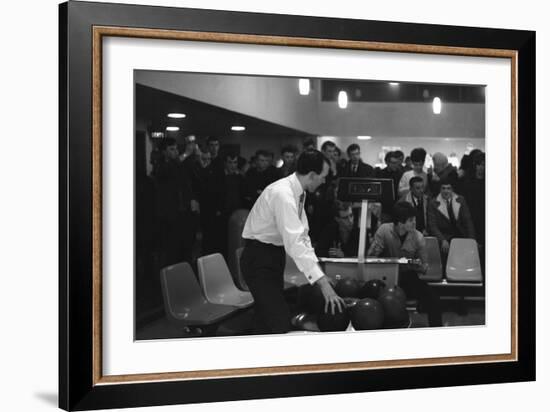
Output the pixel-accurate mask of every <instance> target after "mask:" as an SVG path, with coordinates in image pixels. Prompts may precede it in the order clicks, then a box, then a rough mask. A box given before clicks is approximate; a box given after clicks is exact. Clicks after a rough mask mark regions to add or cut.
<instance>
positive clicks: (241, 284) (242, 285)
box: [235, 247, 250, 291]
mask: <svg viewBox="0 0 550 412" xmlns="http://www.w3.org/2000/svg"><path fill="white" fill-rule="evenodd" d="M243 250H244V247H240V248H238V249H236V250H235V265H236V272H237V273H236V274H235V283H236V285H237V287H238V288H239V289H241V290H246V291H248V290H250V289H248V285H247V284H246V281H245V280H244V277H243V273H242V272H241V255H242V254H243Z"/></svg>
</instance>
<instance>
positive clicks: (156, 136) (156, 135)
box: [151, 132, 164, 139]
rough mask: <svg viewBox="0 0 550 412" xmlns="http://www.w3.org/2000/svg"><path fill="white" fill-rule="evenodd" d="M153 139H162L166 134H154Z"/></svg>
mask: <svg viewBox="0 0 550 412" xmlns="http://www.w3.org/2000/svg"><path fill="white" fill-rule="evenodd" d="M151 137H152V138H153V139H162V138H163V137H164V133H163V132H152V133H151Z"/></svg>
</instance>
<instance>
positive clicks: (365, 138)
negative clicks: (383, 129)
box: [357, 136, 372, 140]
mask: <svg viewBox="0 0 550 412" xmlns="http://www.w3.org/2000/svg"><path fill="white" fill-rule="evenodd" d="M357 138H358V139H359V140H370V139H372V136H357Z"/></svg>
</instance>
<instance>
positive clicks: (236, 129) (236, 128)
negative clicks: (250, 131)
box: [231, 126, 246, 132]
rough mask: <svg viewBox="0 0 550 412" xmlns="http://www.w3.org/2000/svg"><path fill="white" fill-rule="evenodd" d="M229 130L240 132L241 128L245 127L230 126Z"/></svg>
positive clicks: (244, 128)
mask: <svg viewBox="0 0 550 412" xmlns="http://www.w3.org/2000/svg"><path fill="white" fill-rule="evenodd" d="M231 130H233V131H234V132H242V131H243V130H246V127H244V126H231Z"/></svg>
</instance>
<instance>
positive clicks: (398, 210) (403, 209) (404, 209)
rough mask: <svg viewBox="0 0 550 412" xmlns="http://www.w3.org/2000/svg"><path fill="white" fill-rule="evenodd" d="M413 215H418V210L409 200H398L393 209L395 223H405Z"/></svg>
mask: <svg viewBox="0 0 550 412" xmlns="http://www.w3.org/2000/svg"><path fill="white" fill-rule="evenodd" d="M411 217H416V210H415V209H414V206H413V205H411V204H410V203H409V202H404V201H402V202H401V201H400V202H397V203H396V204H395V205H394V206H393V209H392V221H393V223H394V224H397V223H405V222H406V221H407V220H409V219H410V218H411Z"/></svg>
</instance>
